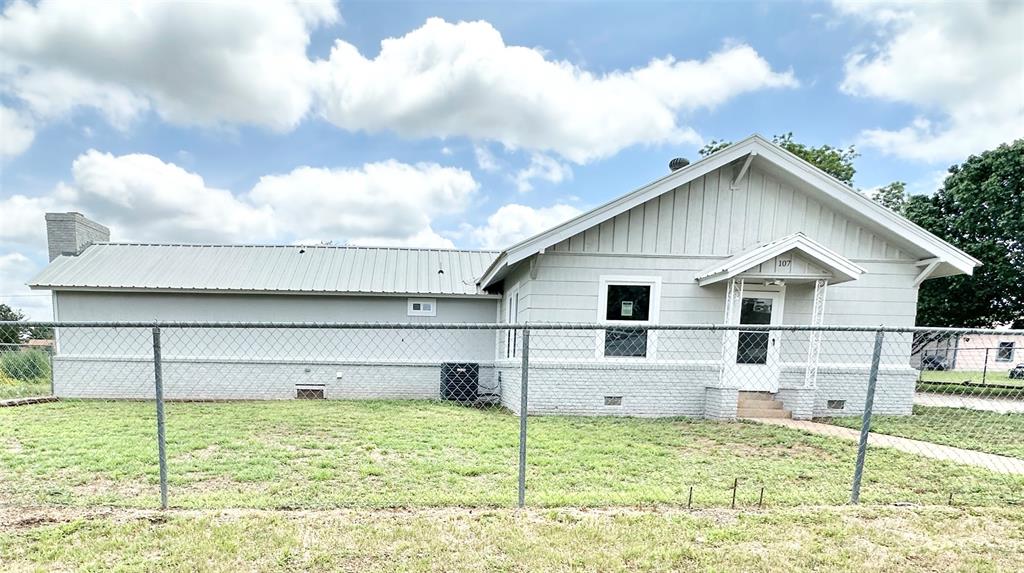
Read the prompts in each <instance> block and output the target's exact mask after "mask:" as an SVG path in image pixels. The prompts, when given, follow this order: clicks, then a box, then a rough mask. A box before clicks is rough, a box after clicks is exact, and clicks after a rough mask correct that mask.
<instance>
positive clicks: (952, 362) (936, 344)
mask: <svg viewBox="0 0 1024 573" xmlns="http://www.w3.org/2000/svg"><path fill="white" fill-rule="evenodd" d="M929 356H936V357H939V358H943V359H945V361H946V363H947V364H948V368H949V369H950V370H961V371H982V370H986V369H987V370H990V371H1001V370H1009V369H1010V368H1012V367H1013V366H1014V365H1016V364H1018V363H1021V362H1024V336H1022V335H1019V334H964V335H958V336H951V337H949V338H945V339H942V340H937V341H933V342H930V343H928V344H927V345H925V346H924V348H923V349H922V350H921V352H920V353H919V354H918V356H917V357H916V358H917V360H915V361H914V362H915V363H916V364H920V361H921V360H923V359H925V358H926V357H929Z"/></svg>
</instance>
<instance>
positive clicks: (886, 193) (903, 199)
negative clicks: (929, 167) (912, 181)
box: [872, 181, 907, 213]
mask: <svg viewBox="0 0 1024 573" xmlns="http://www.w3.org/2000/svg"><path fill="white" fill-rule="evenodd" d="M872 199H874V200H875V201H876V202H878V203H879V204H880V205H882V206H883V207H886V208H888V209H890V210H892V211H895V212H897V213H902V212H903V208H904V207H905V206H906V204H907V184H906V183H904V182H902V181H893V182H892V183H890V184H888V185H883V186H882V187H879V188H878V189H876V190H875V193H874V195H873V196H872Z"/></svg>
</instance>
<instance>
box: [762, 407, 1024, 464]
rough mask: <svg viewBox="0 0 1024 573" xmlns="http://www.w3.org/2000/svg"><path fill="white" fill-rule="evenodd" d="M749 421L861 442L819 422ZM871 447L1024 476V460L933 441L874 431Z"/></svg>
mask: <svg viewBox="0 0 1024 573" xmlns="http://www.w3.org/2000/svg"><path fill="white" fill-rule="evenodd" d="M746 419H747V420H749V421H751V422H757V423H759V424H768V425H772V426H784V427H786V428H791V429H793V430H801V431H803V432H807V433H810V434H817V435H819V436H828V437H831V438H840V439H844V440H851V441H854V442H857V441H859V440H860V430H853V429H850V428H842V427H840V426H832V425H829V424H820V423H818V422H809V421H806V420H786V419H781V418H746ZM868 447H883V448H893V449H896V450H900V451H902V452H907V453H910V454H917V455H919V456H925V457H928V458H934V459H937V460H945V461H950V462H956V463H958V464H967V465H972V466H978V467H981V468H985V469H987V470H991V471H994V472H996V473H1001V474H1014V475H1024V460H1018V459H1017V458H1011V457H1009V456H999V455H996V454H986V453H984V452H976V451H974V450H965V449H963V448H954V447H953V446H943V445H940V444H933V443H931V442H922V441H920V440H911V439H908V438H898V437H896V436H889V435H886V434H876V433H875V432H871V434H869V435H868Z"/></svg>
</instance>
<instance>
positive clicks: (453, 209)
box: [247, 161, 478, 246]
mask: <svg viewBox="0 0 1024 573" xmlns="http://www.w3.org/2000/svg"><path fill="white" fill-rule="evenodd" d="M477 188H478V185H477V182H476V181H475V180H474V179H473V176H472V175H471V174H470V173H469V172H468V171H465V170H462V169H457V168H452V167H443V166H441V165H438V164H436V163H418V164H416V165H408V164H405V163H399V162H397V161H384V162H380V163H369V164H366V165H363V166H362V167H360V168H358V169H321V168H313V167H301V168H299V169H295V170H293V171H292V172H291V173H288V174H285V175H270V176H266V177H263V178H261V179H260V181H259V182H258V183H257V184H256V185H255V186H254V187H253V189H252V191H251V192H250V193H249V194H248V195H247V199H248V200H249V201H250V202H252V203H253V204H260V205H268V206H271V207H272V209H273V212H274V218H275V219H276V220H277V221H278V224H279V225H281V226H282V227H283V228H285V229H294V230H295V231H296V233H297V234H301V236H304V237H321V238H325V239H327V238H333V237H344V238H347V239H348V240H349V242H352V243H358V244H378V245H399V244H401V245H421V246H451V242H450V241H448V240H447V239H444V238H442V237H440V236H438V235H437V233H435V232H434V231H433V229H431V227H430V225H431V222H432V220H433V219H434V218H435V217H438V216H442V215H445V214H448V213H457V212H459V211H461V210H463V209H464V208H465V206H466V205H467V203H468V201H469V199H470V198H471V196H472V195H473V194H474V193H476V191H477ZM420 241H422V243H420Z"/></svg>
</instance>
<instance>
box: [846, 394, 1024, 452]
mask: <svg viewBox="0 0 1024 573" xmlns="http://www.w3.org/2000/svg"><path fill="white" fill-rule="evenodd" d="M829 422H831V423H833V424H836V425H839V426H845V427H847V428H860V418H856V419H855V418H834V419H831V420H829ZM871 431H873V432H878V433H880V434H889V435H893V436H900V437H903V438H913V439H915V440H926V441H929V442H934V443H937V444H945V445H947V446H956V447H958V448H966V449H968V450H977V451H979V452H988V453H991V454H1001V455H1004V456H1012V457H1015V458H1020V459H1024V414H999V413H997V412H983V411H980V410H971V409H968V408H934V407H930V406H914V415H913V416H873V417H872V418H871Z"/></svg>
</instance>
